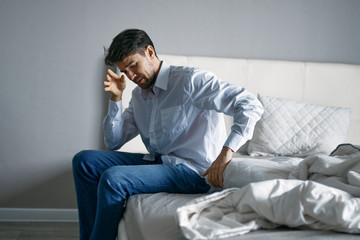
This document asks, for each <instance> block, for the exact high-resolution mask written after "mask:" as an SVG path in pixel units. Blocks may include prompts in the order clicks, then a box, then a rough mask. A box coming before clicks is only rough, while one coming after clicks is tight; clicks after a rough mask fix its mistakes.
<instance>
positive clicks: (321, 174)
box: [289, 152, 360, 211]
mask: <svg viewBox="0 0 360 240" xmlns="http://www.w3.org/2000/svg"><path fill="white" fill-rule="evenodd" d="M289 178H293V179H300V180H312V181H316V182H319V183H322V184H325V185H327V186H331V187H335V188H338V189H342V190H344V191H346V192H348V193H350V194H352V195H354V196H356V197H360V152H357V153H353V154H350V155H343V156H327V155H315V156H309V157H307V158H305V159H304V160H303V161H302V162H301V163H300V164H299V165H298V166H297V168H296V169H295V170H293V171H292V172H291V173H290V174H289ZM359 211H360V210H359Z"/></svg>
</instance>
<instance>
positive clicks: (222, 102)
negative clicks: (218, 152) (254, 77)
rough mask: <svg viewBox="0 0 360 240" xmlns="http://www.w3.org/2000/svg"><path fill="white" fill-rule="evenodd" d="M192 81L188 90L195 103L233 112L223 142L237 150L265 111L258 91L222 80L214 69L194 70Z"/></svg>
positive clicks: (216, 109) (247, 138)
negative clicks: (257, 95)
mask: <svg viewBox="0 0 360 240" xmlns="http://www.w3.org/2000/svg"><path fill="white" fill-rule="evenodd" d="M190 82H191V84H190V86H189V88H188V91H189V95H190V97H191V98H192V100H193V102H194V104H195V106H196V107H198V108H200V109H208V110H215V111H217V112H222V113H224V114H226V115H230V116H233V118H234V123H233V126H232V127H231V132H230V134H229V136H228V138H227V140H226V142H225V143H224V146H226V147H229V148H231V149H232V150H233V151H237V150H238V149H239V148H240V147H241V146H242V145H244V144H245V143H246V141H247V140H249V139H251V138H252V135H253V132H254V128H255V124H256V122H257V121H258V120H259V119H260V117H261V115H262V113H263V107H262V105H261V103H260V101H259V100H258V99H257V98H256V96H255V95H253V94H252V93H250V92H249V91H247V90H246V89H245V88H242V87H238V86H235V85H232V84H229V83H226V82H223V81H221V80H220V79H218V78H217V77H216V76H215V75H214V74H213V73H211V72H204V71H199V72H195V74H193V76H192V79H191V81H190Z"/></svg>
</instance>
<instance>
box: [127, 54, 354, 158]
mask: <svg viewBox="0 0 360 240" xmlns="http://www.w3.org/2000/svg"><path fill="white" fill-rule="evenodd" d="M159 57H160V59H162V60H164V61H165V62H167V63H168V64H171V65H186V66H194V67H199V68H202V69H206V70H209V71H212V72H214V73H215V74H216V75H217V76H218V77H219V78H221V79H222V80H223V81H225V82H229V83H232V84H236V85H239V86H242V87H245V88H247V89H248V90H249V91H250V92H252V93H254V94H258V93H260V94H262V95H266V96H273V97H280V98H287V99H292V100H298V101H303V102H307V103H312V104H319V105H326V106H336V107H346V108H351V109H352V113H351V123H350V130H349V133H348V138H347V142H349V143H353V144H357V145H359V144H360V93H359V92H360V65H349V64H334V63H312V62H290V61H274V60H250V59H235V58H215V57H189V56H174V55H160V56H159ZM127 86H128V88H129V89H128V91H126V93H127V94H125V96H124V105H125V107H126V104H127V103H126V102H128V101H129V99H130V92H131V91H130V88H133V87H135V85H134V84H132V83H129V84H128V85H127ZM139 142H141V140H140V139H139V138H137V139H136V140H135V141H133V142H130V143H128V144H126V146H123V148H122V150H123V151H133V152H138V151H145V150H144V149H145V148H144V149H139Z"/></svg>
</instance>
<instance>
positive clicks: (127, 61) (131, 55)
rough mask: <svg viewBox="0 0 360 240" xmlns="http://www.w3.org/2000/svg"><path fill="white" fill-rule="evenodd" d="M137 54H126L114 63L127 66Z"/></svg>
mask: <svg viewBox="0 0 360 240" xmlns="http://www.w3.org/2000/svg"><path fill="white" fill-rule="evenodd" d="M138 55H140V54H138V53H134V54H130V55H127V56H126V57H124V59H123V60H121V61H118V62H116V64H117V65H119V66H121V67H127V66H128V65H130V64H131V63H132V62H134V61H135V60H136V59H137V58H138V57H139V56H138Z"/></svg>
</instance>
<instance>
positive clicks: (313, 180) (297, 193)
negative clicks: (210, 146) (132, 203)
mask: <svg viewBox="0 0 360 240" xmlns="http://www.w3.org/2000/svg"><path fill="white" fill-rule="evenodd" d="M359 166H360V152H356V153H353V154H350V155H345V156H336V157H329V156H326V155H316V156H310V157H308V158H306V159H304V161H303V162H301V164H299V166H298V167H297V168H296V169H295V170H293V171H292V172H291V173H290V174H289V178H292V179H275V180H267V181H262V182H257V183H251V184H248V185H246V186H245V187H242V188H231V189H226V190H224V191H222V192H216V193H213V194H210V195H207V196H204V197H201V198H198V199H195V200H193V201H191V202H189V203H188V204H186V205H185V206H183V207H180V208H179V209H178V210H177V218H178V222H179V226H180V228H181V230H182V233H183V234H184V236H185V237H186V238H188V239H224V238H228V237H233V236H237V235H241V234H245V233H248V232H250V231H253V230H256V229H259V228H266V229H271V228H276V227H279V226H281V225H286V226H289V227H297V228H300V227H301V228H304V227H305V228H306V227H308V228H312V229H322V230H334V231H340V232H348V233H357V234H359V233H360V214H359V212H360V198H358V197H359V196H360V195H359V193H360V192H359V189H360V188H359V187H360V184H359V183H360V167H359ZM294 178H296V179H294ZM356 196H357V197H356Z"/></svg>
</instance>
